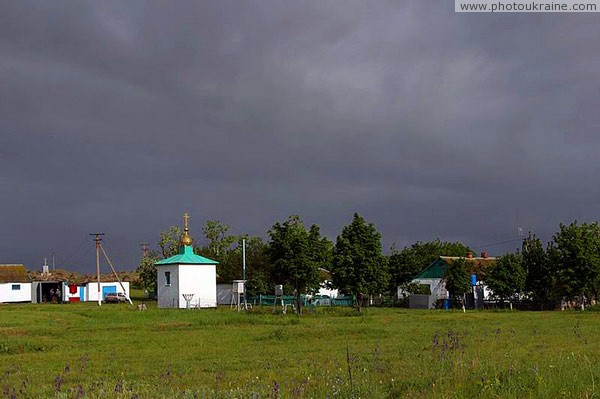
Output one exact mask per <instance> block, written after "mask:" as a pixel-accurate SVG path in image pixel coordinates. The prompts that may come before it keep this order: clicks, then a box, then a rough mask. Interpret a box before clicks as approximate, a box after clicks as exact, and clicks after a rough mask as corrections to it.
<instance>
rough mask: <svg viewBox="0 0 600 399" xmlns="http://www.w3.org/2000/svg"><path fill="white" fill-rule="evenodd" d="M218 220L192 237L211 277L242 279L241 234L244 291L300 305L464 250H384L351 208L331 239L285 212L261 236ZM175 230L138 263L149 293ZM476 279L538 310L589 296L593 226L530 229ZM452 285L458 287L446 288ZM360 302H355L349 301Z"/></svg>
mask: <svg viewBox="0 0 600 399" xmlns="http://www.w3.org/2000/svg"><path fill="white" fill-rule="evenodd" d="M229 232H230V227H229V226H228V225H226V224H224V223H221V222H220V221H218V220H211V221H207V222H206V224H205V225H204V227H203V228H202V233H203V235H204V238H205V240H204V242H203V244H202V245H198V244H197V241H194V243H195V244H196V245H194V252H195V253H197V254H199V255H202V256H205V257H207V258H210V259H214V260H216V261H218V262H219V264H218V265H217V275H218V282H219V283H230V282H231V281H233V280H238V279H242V245H241V243H242V240H245V241H246V265H247V268H246V280H247V284H246V290H247V293H248V295H250V296H254V295H259V294H271V293H272V292H273V290H274V286H275V285H278V284H282V285H283V286H284V292H285V293H286V294H291V295H294V296H295V299H296V302H297V304H296V306H297V309H300V310H301V306H302V301H301V300H300V297H301V295H302V294H305V293H308V292H316V291H318V289H319V287H320V286H321V285H322V284H323V283H324V282H326V283H327V284H328V286H329V288H336V289H338V290H339V291H340V292H341V293H343V294H347V295H355V296H356V297H357V298H368V297H373V296H381V295H389V296H395V295H396V292H397V289H398V287H399V286H404V287H408V286H409V283H410V282H411V280H412V279H413V278H414V277H415V276H416V275H417V274H418V273H419V272H420V271H421V270H423V269H424V268H425V267H427V266H428V265H429V264H431V263H432V262H433V261H435V260H436V259H437V258H438V257H439V256H457V257H463V256H465V255H466V253H467V252H472V250H471V248H469V247H468V246H466V245H464V244H462V243H460V242H445V241H441V240H439V239H436V240H434V241H430V242H420V241H419V242H416V243H414V244H412V245H410V246H408V247H405V248H403V249H401V250H399V249H397V248H396V247H395V246H393V247H392V248H391V253H390V255H389V256H386V255H384V254H383V252H382V246H381V234H380V233H379V232H378V231H377V229H376V227H375V225H374V224H372V223H368V222H367V221H365V219H364V218H363V217H361V216H360V215H358V214H357V213H355V214H354V215H353V218H352V221H351V222H350V223H349V224H348V225H346V226H344V227H343V229H342V231H341V233H340V234H339V235H338V236H337V238H336V240H335V242H332V241H331V240H329V239H328V238H327V237H323V236H322V235H321V232H320V229H319V226H317V225H315V224H313V225H311V226H309V227H306V226H305V224H304V222H303V221H302V219H301V218H300V217H299V216H297V215H292V216H289V217H288V218H287V220H285V221H283V222H276V223H275V224H274V225H273V226H272V227H271V228H270V229H269V230H268V232H267V236H268V240H266V241H265V240H263V239H262V238H261V237H256V236H252V237H251V236H248V235H241V236H236V235H232V234H230V233H229ZM181 233H182V232H181V229H180V228H179V227H177V226H171V227H169V228H168V229H167V230H165V231H162V232H161V233H160V239H159V241H158V248H159V250H152V251H149V252H148V253H147V254H146V255H145V256H144V257H143V258H142V259H141V261H140V265H139V267H138V270H137V271H138V272H139V274H140V280H141V282H142V284H143V286H144V288H146V289H147V290H149V291H153V292H156V267H155V266H154V263H155V262H156V261H158V260H159V259H162V258H168V257H170V256H172V255H174V254H176V253H178V252H179V246H180V238H181ZM456 264H458V266H457V267H455V268H453V270H452V273H453V276H452V277H448V278H449V279H450V280H449V281H448V282H449V285H450V286H451V288H452V289H453V290H454V292H453V293H454V294H455V295H460V294H461V291H462V290H466V289H467V288H465V287H467V286H468V281H469V275H468V266H467V264H466V262H456ZM484 283H485V284H486V285H487V286H488V287H489V288H490V289H491V290H492V291H493V293H494V295H495V296H496V297H498V298H499V299H501V300H515V299H523V298H526V299H528V300H531V301H533V303H535V304H536V305H538V306H539V307H540V308H547V307H550V306H553V304H555V303H556V301H557V300H560V299H561V298H564V297H568V298H573V297H577V298H581V297H586V298H597V297H598V294H600V229H599V227H598V223H597V222H595V223H591V224H587V223H583V224H581V225H580V224H578V222H577V221H575V222H573V223H571V224H570V225H563V224H561V225H560V228H559V231H558V232H557V233H556V234H555V235H554V237H553V240H552V241H551V242H550V243H548V244H547V246H546V247H544V246H543V244H542V242H541V241H540V240H539V238H537V237H536V236H535V235H534V234H531V233H530V234H529V236H528V237H527V238H525V239H524V240H523V243H522V247H521V249H520V250H518V251H516V252H514V253H507V254H505V255H502V256H500V257H498V258H497V261H496V265H495V267H492V268H490V269H489V270H488V271H487V272H486V275H485V281H484ZM454 286H456V287H458V288H454ZM357 302H358V305H359V306H360V305H362V303H361V302H362V301H360V300H359V301H357Z"/></svg>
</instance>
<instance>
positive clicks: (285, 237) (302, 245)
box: [269, 215, 319, 314]
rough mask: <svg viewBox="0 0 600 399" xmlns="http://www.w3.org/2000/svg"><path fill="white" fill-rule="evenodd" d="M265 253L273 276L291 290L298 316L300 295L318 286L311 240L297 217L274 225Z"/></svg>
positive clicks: (294, 216) (317, 273)
mask: <svg viewBox="0 0 600 399" xmlns="http://www.w3.org/2000/svg"><path fill="white" fill-rule="evenodd" d="M269 237H270V238H271V241H270V242H269V253H270V256H271V262H272V263H273V274H274V277H275V278H276V279H277V280H278V281H279V282H281V283H283V284H285V285H288V286H290V287H291V288H292V289H293V291H294V298H295V302H296V309H297V311H298V313H299V314H301V313H302V300H301V295H302V294H304V293H305V292H306V291H307V290H308V289H314V288H315V287H316V286H318V283H319V263H318V262H317V261H315V259H314V256H313V254H312V253H311V244H312V243H311V238H310V234H309V232H308V231H307V230H306V228H305V227H304V223H303V222H302V220H301V219H300V217H299V216H297V215H293V216H290V217H289V218H288V219H287V220H286V221H285V222H283V223H279V222H277V223H275V224H274V225H273V227H272V228H271V230H269Z"/></svg>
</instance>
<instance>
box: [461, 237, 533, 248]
mask: <svg viewBox="0 0 600 399" xmlns="http://www.w3.org/2000/svg"><path fill="white" fill-rule="evenodd" d="M515 241H523V238H522V237H519V238H512V239H510V240H504V241H498V242H492V243H489V244H484V245H479V246H476V247H473V248H486V247H493V246H496V245H501V244H508V243H509V242H515Z"/></svg>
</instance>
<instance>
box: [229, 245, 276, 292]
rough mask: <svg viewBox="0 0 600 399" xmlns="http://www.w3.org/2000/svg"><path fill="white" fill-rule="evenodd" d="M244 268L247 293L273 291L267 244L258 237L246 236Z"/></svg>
mask: <svg viewBox="0 0 600 399" xmlns="http://www.w3.org/2000/svg"><path fill="white" fill-rule="evenodd" d="M238 248H239V247H238ZM238 252H239V250H238ZM240 259H241V254H240ZM246 268H247V270H246V280H247V284H246V290H247V293H248V295H258V294H266V293H268V292H272V291H273V288H274V287H275V282H274V280H273V275H272V274H273V272H272V268H271V261H270V257H269V246H268V245H267V244H266V243H265V242H264V241H263V240H262V239H261V238H260V237H247V238H246Z"/></svg>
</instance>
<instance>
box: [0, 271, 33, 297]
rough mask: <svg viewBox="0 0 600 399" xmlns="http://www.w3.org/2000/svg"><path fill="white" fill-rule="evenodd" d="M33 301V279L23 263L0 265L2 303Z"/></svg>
mask: <svg viewBox="0 0 600 399" xmlns="http://www.w3.org/2000/svg"><path fill="white" fill-rule="evenodd" d="M8 302H31V281H30V280H29V277H28V276H27V270H26V269H25V266H23V265H0V303H8Z"/></svg>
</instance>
